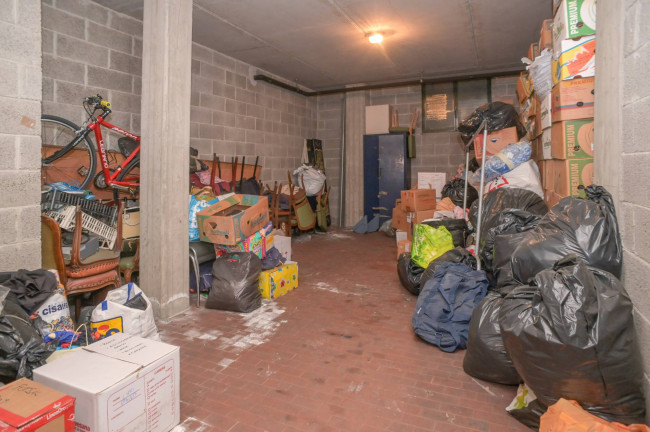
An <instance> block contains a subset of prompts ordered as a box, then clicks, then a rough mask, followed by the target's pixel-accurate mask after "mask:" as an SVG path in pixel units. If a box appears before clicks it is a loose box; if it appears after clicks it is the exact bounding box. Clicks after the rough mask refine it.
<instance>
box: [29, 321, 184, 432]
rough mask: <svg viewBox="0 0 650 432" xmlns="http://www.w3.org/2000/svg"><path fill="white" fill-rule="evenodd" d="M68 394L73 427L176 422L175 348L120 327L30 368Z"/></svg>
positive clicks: (141, 427)
mask: <svg viewBox="0 0 650 432" xmlns="http://www.w3.org/2000/svg"><path fill="white" fill-rule="evenodd" d="M34 381H36V382H38V383H41V384H44V385H47V386H49V387H51V388H53V389H56V390H58V391H60V392H63V393H66V394H69V395H71V396H74V397H75V398H76V399H77V402H76V405H75V422H76V430H77V431H83V432H109V431H147V432H165V431H169V430H170V429H172V428H173V427H174V426H176V425H177V424H178V423H179V422H180V358H179V348H178V347H177V346H173V345H168V344H165V343H162V342H157V341H153V340H150V339H143V338H140V337H137V336H131V335H128V334H125V333H116V334H114V335H113V336H111V337H109V338H107V339H104V340H102V341H99V342H96V343H94V344H92V345H89V346H87V347H84V348H82V349H80V350H78V351H76V352H74V353H71V354H70V355H67V356H66V357H65V358H63V359H61V360H58V361H55V362H52V363H48V364H46V365H45V366H41V367H40V368H37V369H35V370H34Z"/></svg>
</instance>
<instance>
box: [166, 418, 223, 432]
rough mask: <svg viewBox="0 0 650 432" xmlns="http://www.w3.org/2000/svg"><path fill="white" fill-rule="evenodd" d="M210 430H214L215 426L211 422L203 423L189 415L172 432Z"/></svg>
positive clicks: (201, 431)
mask: <svg viewBox="0 0 650 432" xmlns="http://www.w3.org/2000/svg"><path fill="white" fill-rule="evenodd" d="M209 430H213V427H212V426H210V425H209V424H207V423H203V422H202V421H200V420H197V419H195V418H194V417H188V418H186V419H185V420H184V421H183V423H181V424H179V425H178V426H176V427H175V428H174V429H172V430H171V431H170V432H203V431H209Z"/></svg>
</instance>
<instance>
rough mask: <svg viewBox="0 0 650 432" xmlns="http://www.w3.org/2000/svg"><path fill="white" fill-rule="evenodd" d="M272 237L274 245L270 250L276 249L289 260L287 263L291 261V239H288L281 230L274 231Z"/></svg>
mask: <svg viewBox="0 0 650 432" xmlns="http://www.w3.org/2000/svg"><path fill="white" fill-rule="evenodd" d="M271 235H272V236H273V244H272V245H271V246H270V247H269V249H270V248H271V247H275V248H276V249H277V250H278V252H280V253H281V254H282V256H283V257H285V258H286V259H287V261H291V237H287V236H286V235H284V232H283V231H282V230H279V229H275V230H273V232H271Z"/></svg>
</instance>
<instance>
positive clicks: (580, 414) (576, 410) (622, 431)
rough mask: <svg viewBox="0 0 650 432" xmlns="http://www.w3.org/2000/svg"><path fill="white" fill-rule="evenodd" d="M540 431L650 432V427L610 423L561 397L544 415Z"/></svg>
mask: <svg viewBox="0 0 650 432" xmlns="http://www.w3.org/2000/svg"><path fill="white" fill-rule="evenodd" d="M539 432H650V427H648V426H646V425H641V424H635V425H629V426H625V425H623V424H620V423H610V422H608V421H606V420H603V419H601V418H600V417H596V416H595V415H593V414H590V413H588V412H587V411H585V410H584V409H582V407H581V406H580V404H579V403H578V402H576V401H572V400H566V399H560V400H558V401H557V402H556V403H555V404H553V405H551V406H550V407H548V411H546V413H545V414H544V415H543V416H542V418H541V421H540V425H539Z"/></svg>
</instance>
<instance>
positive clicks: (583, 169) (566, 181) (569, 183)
mask: <svg viewBox="0 0 650 432" xmlns="http://www.w3.org/2000/svg"><path fill="white" fill-rule="evenodd" d="M553 178H554V182H553V188H552V190H553V191H554V192H556V193H557V194H558V195H561V196H563V197H565V196H571V197H582V198H586V195H585V193H584V191H582V190H580V189H578V186H580V185H582V186H589V185H590V184H592V183H593V178H594V160H593V159H568V160H556V159H554V160H553Z"/></svg>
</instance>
